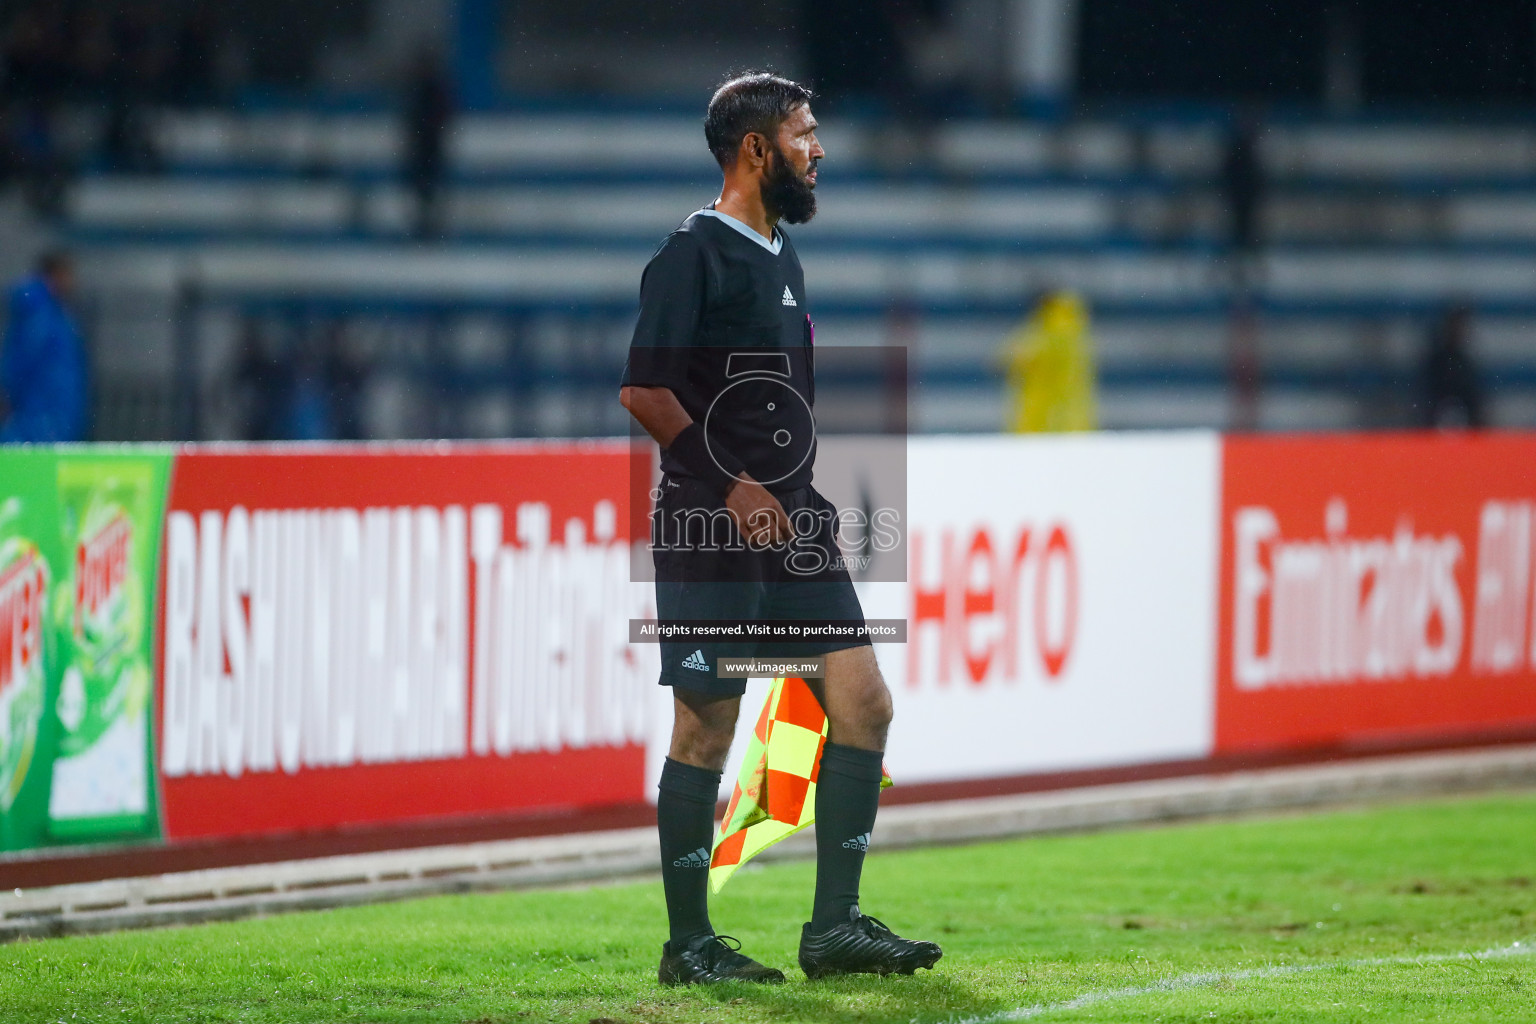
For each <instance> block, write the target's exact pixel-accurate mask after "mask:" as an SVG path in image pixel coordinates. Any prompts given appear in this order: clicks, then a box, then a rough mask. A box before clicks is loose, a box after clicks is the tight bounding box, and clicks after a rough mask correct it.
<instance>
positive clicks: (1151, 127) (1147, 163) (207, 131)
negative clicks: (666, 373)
mask: <svg viewBox="0 0 1536 1024" xmlns="http://www.w3.org/2000/svg"><path fill="white" fill-rule="evenodd" d="M152 132H153V137H154V139H155V142H156V144H157V146H158V148H159V150H160V152H161V153H162V154H163V155H164V157H165V158H166V160H167V161H168V162H169V163H170V164H171V165H172V166H182V167H189V168H204V169H215V170H216V169H231V168H241V167H246V168H268V169H274V170H283V169H286V170H290V171H297V172H314V171H316V170H329V171H336V172H346V171H353V172H362V171H370V170H372V171H379V172H385V171H389V170H392V169H393V168H395V167H397V166H398V165H399V162H400V154H401V146H400V140H401V127H400V121H399V119H398V118H397V117H395V116H393V115H390V114H386V113H372V114H323V113H314V112H307V111H286V112H269V113H232V112H177V111H165V112H162V113H160V114H158V115H157V116H156V117H155V118H154V119H153V125H152ZM702 134H703V133H702V130H701V126H700V120H699V118H697V117H693V116H676V115H667V114H655V115H644V114H639V115H637V114H632V113H631V114H618V113H613V114H604V113H560V112H549V113H522V114H471V115H465V116H463V117H460V118H459V119H458V121H457V122H456V124H455V126H454V128H453V131H452V133H451V137H450V147H449V159H450V162H451V164H452V166H453V167H454V168H455V169H456V170H457V171H459V172H461V173H477V174H482V173H492V174H494V173H515V172H517V171H520V170H524V171H525V170H534V169H539V168H552V167H553V168H562V167H580V166H583V165H585V166H608V167H612V168H616V169H621V170H629V171H646V170H650V171H656V170H670V171H678V170H682V171H686V172H696V173H701V174H703V173H712V172H713V170H714V166H713V164H712V163H711V161H710V159H709V156H708V154H707V153H706V152H704V150H703V146H702V141H703V139H702ZM820 134H821V135H822V138H823V141H824V142H825V144H826V146H827V149H828V151H829V153H831V154H832V155H833V157H835V158H836V159H837V160H838V161H839V162H846V163H847V164H848V165H849V166H856V165H866V164H877V163H879V162H880V160H881V156H880V150H881V149H883V148H886V147H887V146H888V144H889V143H890V141H891V139H892V136H891V134H890V133H889V132H887V131H885V130H883V129H881V128H879V127H877V126H874V125H871V124H868V123H865V122H862V121H858V120H829V121H828V123H827V124H826V125H825V126H824V127H823V129H822V131H821V133H820ZM916 138H917V141H918V143H919V144H920V145H921V146H922V147H923V148H924V149H926V150H927V151H929V152H930V153H931V164H932V165H933V166H935V167H937V168H939V169H944V170H949V171H953V172H956V173H978V174H988V173H993V174H996V173H1009V174H1090V175H1108V176H1126V175H1137V174H1152V175H1159V176H1165V177H1174V178H1189V177H1207V178H1208V177H1211V176H1213V175H1214V174H1215V173H1216V172H1217V170H1218V169H1219V167H1220V164H1221V156H1222V150H1223V143H1224V138H1225V129H1224V128H1223V127H1222V126H1221V125H1220V124H1219V123H1217V122H1215V121H1213V120H1205V121H1186V122H1178V121H1162V122H1158V121H1144V122H1140V123H1133V122H1126V121H1107V120H1106V121H1093V120H1087V121H1074V122H1068V123H1064V124H1045V123H1039V122H1024V123H1020V122H1003V121H993V122H988V121H949V122H940V123H938V124H936V125H933V126H931V127H930V128H928V129H926V130H925V131H923V132H922V133H921V134H919V135H917V136H916ZM1260 148H1261V154H1262V158H1263V160H1264V162H1265V163H1266V165H1267V166H1268V168H1269V169H1270V171H1271V173H1272V174H1273V175H1274V176H1275V177H1277V178H1281V179H1284V178H1309V179H1319V180H1340V181H1343V180H1362V179H1375V180H1395V181H1399V182H1407V181H1424V180H1427V179H1432V178H1433V179H1438V180H1442V181H1461V182H1464V183H1467V182H1477V181H1490V180H1496V179H1506V180H1524V181H1532V180H1536V127H1533V126H1531V125H1530V124H1529V123H1524V122H1516V121H1511V122H1508V123H1488V124H1473V125H1468V124H1452V123H1439V124H1435V123H1427V124H1426V123H1422V122H1420V123H1404V124H1394V123H1390V122H1387V123H1370V122H1338V123H1322V124H1319V123H1294V122H1290V121H1287V120H1285V119H1276V120H1274V121H1272V122H1270V123H1269V124H1268V125H1266V126H1265V128H1264V131H1263V132H1262V135H1261V138H1260Z"/></svg>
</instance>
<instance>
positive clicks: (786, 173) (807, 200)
mask: <svg viewBox="0 0 1536 1024" xmlns="http://www.w3.org/2000/svg"><path fill="white" fill-rule="evenodd" d="M815 169H816V161H814V160H812V161H811V166H810V168H808V169H807V171H806V173H807V174H809V173H810V172H811V171H813V170H815ZM758 191H759V194H760V195H761V196H762V198H763V210H764V211H765V212H766V213H767V214H768V216H769V217H772V218H775V219H777V220H782V221H784V222H785V223H787V224H804V223H805V222H806V221H808V220H810V219H811V218H812V217H814V216H816V190H815V187H814V186H812V185H811V184H809V183H808V182H807V181H806V180H805V179H804V178H802V177H800V176H799V175H798V174H796V173H795V171H794V168H793V167H792V166H791V164H790V162H789V159H788V158H787V157H786V156H785V155H784V151H783V150H781V149H779V148H777V147H775V148H774V152H773V166H772V168H771V169H770V170H769V171H768V173H767V174H766V175H765V176H764V177H763V182H762V184H761V185H760V186H758Z"/></svg>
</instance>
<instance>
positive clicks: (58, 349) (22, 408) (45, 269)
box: [0, 251, 87, 442]
mask: <svg viewBox="0 0 1536 1024" xmlns="http://www.w3.org/2000/svg"><path fill="white" fill-rule="evenodd" d="M74 284H75V268H74V263H73V262H72V261H71V259H70V257H69V255H68V254H67V253H64V252H57V251H55V252H50V253H47V254H45V255H44V256H43V257H42V258H41V259H40V260H38V263H37V271H36V272H35V273H33V274H31V275H29V276H27V277H24V278H22V280H21V281H20V282H19V283H17V284H16V285H15V287H13V288H12V289H11V294H10V308H9V312H8V315H7V318H6V324H5V337H4V338H3V339H0V399H3V402H4V409H3V412H0V442H18V441H35V442H46V441H82V440H84V439H85V433H86V412H87V410H86V405H87V379H86V363H85V345H84V344H83V342H82V340H81V337H80V331H79V329H78V328H77V327H76V326H75V321H74V319H73V318H72V317H71V316H70V315H69V311H68V310H67V309H66V308H65V303H66V302H68V301H69V298H70V295H71V294H72V293H73V291H74Z"/></svg>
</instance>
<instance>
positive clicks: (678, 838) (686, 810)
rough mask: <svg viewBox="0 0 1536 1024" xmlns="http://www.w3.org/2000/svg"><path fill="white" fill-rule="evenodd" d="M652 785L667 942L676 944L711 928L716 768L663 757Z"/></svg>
mask: <svg viewBox="0 0 1536 1024" xmlns="http://www.w3.org/2000/svg"><path fill="white" fill-rule="evenodd" d="M657 789H658V790H659V794H658V796H657V797H656V831H657V832H658V833H659V834H660V835H661V884H662V888H663V889H664V890H665V891H666V894H667V923H668V926H669V927H670V929H671V938H672V948H673V949H679V948H681V947H682V946H684V945H686V944H687V943H688V942H689V940H692V939H697V938H699V937H700V936H702V935H709V934H711V933H713V931H714V929H713V928H712V927H711V926H710V923H709V848H710V845H711V844H712V843H713V842H714V839H715V801H716V799H718V797H719V795H720V773H719V772H712V771H710V770H709V769H708V768H698V767H696V766H694V765H691V764H684V763H683V762H681V761H674V760H672V759H671V758H670V757H669V758H667V763H666V764H665V766H663V767H662V769H661V783H660V785H659V786H658V787H657Z"/></svg>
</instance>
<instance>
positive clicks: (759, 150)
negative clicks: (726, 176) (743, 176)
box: [741, 132, 768, 167]
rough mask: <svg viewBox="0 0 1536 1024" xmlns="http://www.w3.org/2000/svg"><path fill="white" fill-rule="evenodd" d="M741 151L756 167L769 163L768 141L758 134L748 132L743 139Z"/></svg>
mask: <svg viewBox="0 0 1536 1024" xmlns="http://www.w3.org/2000/svg"><path fill="white" fill-rule="evenodd" d="M741 151H742V153H744V154H745V155H746V157H747V159H748V160H749V161H750V162H751V164H752V166H754V167H758V166H761V165H762V164H765V163H767V162H768V143H767V140H765V139H764V138H763V137H762V136H761V135H759V134H758V133H757V132H747V134H745V135H743V136H742V137H741Z"/></svg>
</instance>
